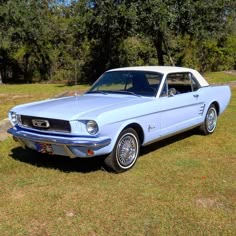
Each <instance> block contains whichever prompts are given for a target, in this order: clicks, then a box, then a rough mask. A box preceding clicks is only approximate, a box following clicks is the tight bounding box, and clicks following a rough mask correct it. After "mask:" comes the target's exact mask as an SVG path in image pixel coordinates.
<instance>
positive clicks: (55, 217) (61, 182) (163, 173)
mask: <svg viewBox="0 0 236 236" xmlns="http://www.w3.org/2000/svg"><path fill="white" fill-rule="evenodd" d="M16 90H17V91H18V89H17V87H16ZM23 90H24V89H23ZM66 90H67V88H66ZM29 91H31V90H29ZM37 92H38V91H37ZM56 92H57V91H56ZM58 92H59V93H60V92H61V91H58ZM232 92H233V93H232V95H233V96H232V100H231V103H230V105H229V107H228V109H227V110H226V111H225V112H224V113H223V114H222V116H221V117H220V118H219V121H218V127H217V130H216V132H215V133H214V134H213V135H210V136H202V135H200V134H199V133H198V132H197V131H190V132H187V133H184V134H181V135H178V136H175V137H172V138H170V139H167V140H164V141H161V142H158V143H155V144H153V145H151V146H148V147H145V148H143V149H142V150H141V157H140V158H139V160H138V162H137V164H136V165H135V167H134V168H133V169H132V170H130V171H128V172H126V173H123V174H118V175H117V174H112V173H108V172H105V171H102V170H101V161H100V160H99V159H94V160H91V159H88V160H84V159H82V160H81V159H73V160H71V159H69V158H64V157H59V156H45V155H40V154H38V153H35V152H33V151H29V150H23V149H22V148H20V147H19V144H18V143H15V142H14V141H13V140H12V139H11V138H8V139H7V140H5V141H3V142H1V143H0V235H4V236H5V235H6V236H8V235H30V236H31V235H33V236H34V235H63V236H64V235H86V236H87V235H88V236H98V235H99V236H103V235H104V236H105V235H127V236H130V235H135V236H137V235H138V236H139V235H140V236H143V235H148V236H149V235H153V236H156V235H235V232H236V225H235V220H236V216H235V207H236V204H235V203H236V183H235V173H236V163H235V160H236V147H235V140H236V119H235V117H236V113H235V108H236V89H235V88H234V89H232ZM0 93H1V92H0ZM12 94H14V90H12ZM22 94H24V91H22ZM32 94H33V92H32ZM32 96H33V97H34V95H32ZM50 96H51V95H50Z"/></svg>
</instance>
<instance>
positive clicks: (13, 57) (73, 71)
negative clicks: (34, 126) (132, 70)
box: [0, 0, 236, 83]
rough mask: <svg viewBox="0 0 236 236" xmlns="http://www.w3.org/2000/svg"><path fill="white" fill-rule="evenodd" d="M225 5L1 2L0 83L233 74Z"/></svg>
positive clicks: (230, 10)
mask: <svg viewBox="0 0 236 236" xmlns="http://www.w3.org/2000/svg"><path fill="white" fill-rule="evenodd" d="M235 8H236V3H235V1H230V0H209V1H199V0H197V1H193V0H178V1H174V0H165V1H162V0H148V1H144V0H135V1H134V0H130V1H126V0H116V1H114V0H105V1H101V0H96V1H92V0H90V1H89V0H80V1H77V0H73V1H58V0H43V1H36V0H4V1H0V83H2V81H3V82H4V83H12V82H31V81H35V80H36V81H41V80H49V81H58V80H59V81H68V82H71V83H77V82H78V83H87V82H89V83H90V82H93V81H94V80H95V79H96V78H97V77H98V76H99V75H100V74H101V73H103V72H104V71H105V70H107V69H109V68H114V67H120V66H125V65H128V66H131V65H147V64H151V65H153V64H155V65H179V66H187V67H193V68H196V69H199V70H201V71H216V70H229V69H235V68H236V61H235V60H236V59H235V58H236V55H235V52H236V50H235V48H236V13H235V11H234V9H235Z"/></svg>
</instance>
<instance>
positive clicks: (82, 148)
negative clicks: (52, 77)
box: [8, 66, 231, 173]
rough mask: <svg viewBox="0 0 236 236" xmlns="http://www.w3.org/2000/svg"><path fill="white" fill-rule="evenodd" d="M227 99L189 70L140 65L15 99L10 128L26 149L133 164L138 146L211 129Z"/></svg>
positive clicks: (115, 166)
mask: <svg viewBox="0 0 236 236" xmlns="http://www.w3.org/2000/svg"><path fill="white" fill-rule="evenodd" d="M230 97H231V91H230V88H229V86H223V85H221V86H210V85H209V84H208V83H207V81H206V80H205V79H204V78H203V77H202V76H201V74H200V73H199V72H197V71H196V70H193V69H188V68H182V67H170V66H144V67H127V68H118V69H112V70H109V71H107V72H105V73H104V74H102V75H101V77H100V78H99V79H98V80H97V81H96V82H95V83H94V84H93V86H92V87H91V89H89V90H88V91H87V92H86V93H84V94H83V95H75V96H70V97H64V98H57V99H49V100H46V101H39V102H33V103H29V104H24V105H19V106H16V107H14V108H13V109H11V110H10V111H9V118H10V121H11V123H12V125H13V127H12V128H10V129H9V130H8V132H9V133H10V134H12V135H13V137H14V139H15V140H16V141H19V143H20V144H21V145H22V146H23V147H24V148H25V147H27V148H30V149H34V150H36V151H38V152H42V153H49V154H55V155H63V156H69V157H71V158H75V157H81V158H88V157H93V156H103V157H104V165H105V166H106V167H108V168H109V169H110V170H112V171H114V172H117V173H119V172H123V171H126V170H128V169H130V168H131V167H133V166H134V164H135V162H136V160H137V158H138V156H139V150H140V147H142V146H146V145H148V144H150V143H153V142H156V141H158V140H161V139H163V138H166V137H169V136H171V135H174V134H177V133H180V132H183V131H186V130H188V129H192V128H194V127H199V128H200V130H201V131H202V133H203V134H205V135H208V134H212V133H213V132H214V131H215V129H216V125H217V117H218V116H219V115H220V114H221V113H222V112H223V111H224V110H225V109H226V107H227V105H228V103H229V101H230Z"/></svg>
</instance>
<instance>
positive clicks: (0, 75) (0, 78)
mask: <svg viewBox="0 0 236 236" xmlns="http://www.w3.org/2000/svg"><path fill="white" fill-rule="evenodd" d="M1 84H2V74H1V72H0V85H1Z"/></svg>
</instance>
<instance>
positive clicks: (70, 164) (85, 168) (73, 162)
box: [11, 147, 103, 173]
mask: <svg viewBox="0 0 236 236" xmlns="http://www.w3.org/2000/svg"><path fill="white" fill-rule="evenodd" d="M11 152H12V153H11V157H12V158H13V159H15V160H17V161H21V162H25V163H28V164H31V165H33V166H37V167H44V168H49V169H57V170H60V171H63V172H81V173H89V172H95V171H99V170H100V171H101V170H103V166H102V164H103V159H102V157H92V158H88V159H84V158H75V159H70V158H69V157H64V156H58V155H48V154H42V153H38V152H36V151H33V150H30V149H23V148H21V147H17V148H14V149H12V150H11Z"/></svg>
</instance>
